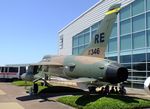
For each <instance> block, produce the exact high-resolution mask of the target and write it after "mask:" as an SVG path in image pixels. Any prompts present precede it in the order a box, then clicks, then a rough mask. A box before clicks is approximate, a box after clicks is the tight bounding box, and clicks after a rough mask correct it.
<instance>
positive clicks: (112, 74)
mask: <svg viewBox="0 0 150 109" xmlns="http://www.w3.org/2000/svg"><path fill="white" fill-rule="evenodd" d="M127 78H128V70H127V68H125V67H121V66H119V65H117V64H116V65H115V64H111V65H109V66H108V67H107V70H106V73H105V80H106V81H107V82H110V83H112V84H116V83H120V82H124V81H126V80H127Z"/></svg>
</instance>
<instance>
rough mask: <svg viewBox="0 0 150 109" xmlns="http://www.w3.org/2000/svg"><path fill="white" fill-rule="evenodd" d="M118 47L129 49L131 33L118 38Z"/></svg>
mask: <svg viewBox="0 0 150 109" xmlns="http://www.w3.org/2000/svg"><path fill="white" fill-rule="evenodd" d="M120 49H121V50H128V49H131V35H126V36H122V37H121V38H120Z"/></svg>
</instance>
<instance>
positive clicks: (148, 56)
mask: <svg viewBox="0 0 150 109" xmlns="http://www.w3.org/2000/svg"><path fill="white" fill-rule="evenodd" d="M147 62H150V53H147Z"/></svg>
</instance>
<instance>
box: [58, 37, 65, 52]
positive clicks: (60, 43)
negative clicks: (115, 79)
mask: <svg viewBox="0 0 150 109" xmlns="http://www.w3.org/2000/svg"><path fill="white" fill-rule="evenodd" d="M63 41H64V40H63V35H61V36H60V41H59V47H60V49H62V48H63Z"/></svg>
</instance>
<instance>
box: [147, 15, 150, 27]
mask: <svg viewBox="0 0 150 109" xmlns="http://www.w3.org/2000/svg"><path fill="white" fill-rule="evenodd" d="M146 19H147V25H146V26H147V28H150V12H149V13H147V18H146Z"/></svg>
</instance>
